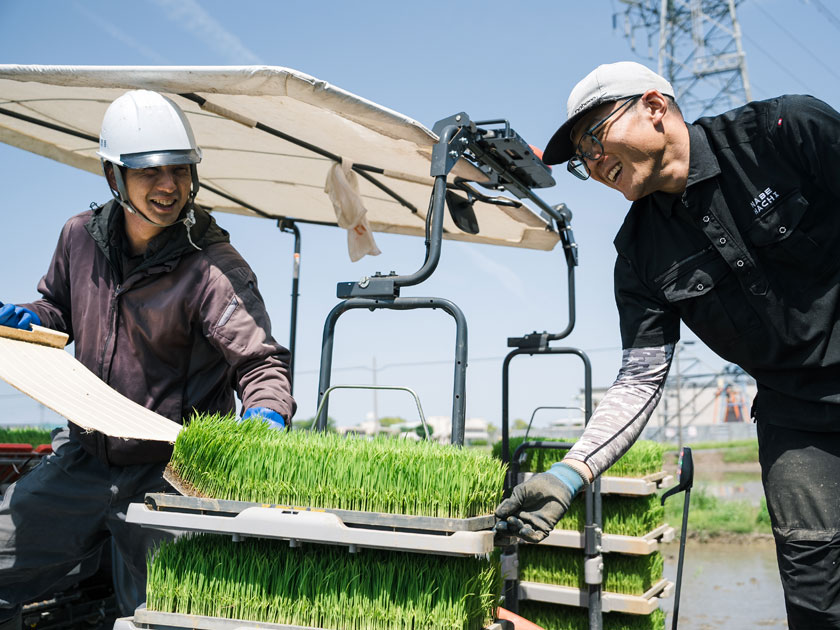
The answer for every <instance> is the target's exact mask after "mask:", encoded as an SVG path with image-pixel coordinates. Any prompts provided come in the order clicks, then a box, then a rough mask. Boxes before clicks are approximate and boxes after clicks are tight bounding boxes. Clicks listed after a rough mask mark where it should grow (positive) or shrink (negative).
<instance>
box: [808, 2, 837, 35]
mask: <svg viewBox="0 0 840 630" xmlns="http://www.w3.org/2000/svg"><path fill="white" fill-rule="evenodd" d="M810 3H813V4H814V6H815V7H817V11H819V12H820V13H822V14H823V15H824V16H825V17H827V18H828V21H829V22H831V24H832V25H833V26H834V28H836V29H837V30H840V18H838V17H837V16H836V15H834V13H832V12H831V10H830V9H829V8H828V7H827V6H825V5H824V4H823V3H822V1H821V0H806V3H805V4H810Z"/></svg>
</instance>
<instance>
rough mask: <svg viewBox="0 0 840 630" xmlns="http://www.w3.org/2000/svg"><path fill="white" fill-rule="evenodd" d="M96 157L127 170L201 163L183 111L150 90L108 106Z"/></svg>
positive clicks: (126, 97) (137, 92) (127, 96)
mask: <svg viewBox="0 0 840 630" xmlns="http://www.w3.org/2000/svg"><path fill="white" fill-rule="evenodd" d="M97 155H98V156H99V157H100V158H102V159H103V160H105V161H107V162H113V163H114V164H118V165H119V166H126V167H128V168H147V167H150V166H166V165H170V164H198V163H199V162H201V149H199V148H198V146H197V145H196V143H195V136H193V132H192V128H191V127H190V123H189V121H188V120H187V117H186V116H185V115H184V112H182V111H181V108H180V107H178V106H177V105H176V104H175V103H174V102H173V101H172V100H171V99H169V98H167V97H165V96H163V95H162V94H158V93H157V92H151V91H149V90H134V91H132V92H126V93H125V94H123V95H122V96H120V97H119V98H118V99H116V100H115V101H114V102H113V103H111V104H110V105H109V106H108V111H106V112H105V118H103V120H102V131H101V132H100V134H99V151H98V152H97Z"/></svg>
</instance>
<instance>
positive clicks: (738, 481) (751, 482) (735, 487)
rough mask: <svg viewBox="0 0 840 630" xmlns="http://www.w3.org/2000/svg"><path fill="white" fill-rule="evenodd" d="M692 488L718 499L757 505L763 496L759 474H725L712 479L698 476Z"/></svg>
mask: <svg viewBox="0 0 840 630" xmlns="http://www.w3.org/2000/svg"><path fill="white" fill-rule="evenodd" d="M694 487H695V488H697V489H698V490H702V491H703V492H705V493H706V494H707V495H709V496H713V497H717V498H718V499H727V500H734V501H748V502H749V503H750V504H751V505H758V504H759V503H760V501H761V498H762V497H763V496H764V488H763V487H762V485H761V473H758V472H757V473H742V472H732V473H729V472H726V473H723V474H721V475H717V477H716V478H714V479H706V478H703V477H700V476H698V479H696V480H695V482H694Z"/></svg>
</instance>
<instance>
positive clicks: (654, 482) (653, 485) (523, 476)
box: [518, 470, 674, 496]
mask: <svg viewBox="0 0 840 630" xmlns="http://www.w3.org/2000/svg"><path fill="white" fill-rule="evenodd" d="M533 475H534V473H520V474H519V481H518V483H522V482H523V481H526V480H528V479H530V478H531V477H532V476H533ZM673 484H674V476H673V475H672V474H670V473H668V472H665V471H664V470H660V471H659V472H655V473H651V474H650V475H645V476H644V477H601V494H623V495H627V496H647V495H649V494H654V493H655V492H657V491H658V490H660V489H662V488H667V487H669V486H671V485H673Z"/></svg>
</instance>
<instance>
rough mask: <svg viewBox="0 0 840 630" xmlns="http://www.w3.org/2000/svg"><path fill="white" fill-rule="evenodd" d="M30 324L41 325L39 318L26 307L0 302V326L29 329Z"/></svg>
mask: <svg viewBox="0 0 840 630" xmlns="http://www.w3.org/2000/svg"><path fill="white" fill-rule="evenodd" d="M30 324H35V325H36V326H40V325H41V318H40V317H38V315H37V313H33V312H32V311H30V310H29V309H28V308H23V307H22V306H15V305H14V304H3V302H0V326H10V327H11V328H20V329H21V330H29V329H30Z"/></svg>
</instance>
